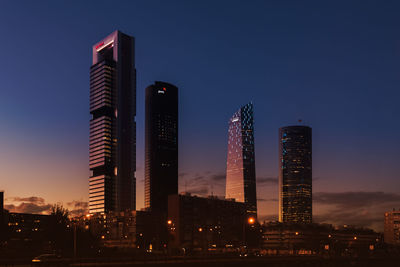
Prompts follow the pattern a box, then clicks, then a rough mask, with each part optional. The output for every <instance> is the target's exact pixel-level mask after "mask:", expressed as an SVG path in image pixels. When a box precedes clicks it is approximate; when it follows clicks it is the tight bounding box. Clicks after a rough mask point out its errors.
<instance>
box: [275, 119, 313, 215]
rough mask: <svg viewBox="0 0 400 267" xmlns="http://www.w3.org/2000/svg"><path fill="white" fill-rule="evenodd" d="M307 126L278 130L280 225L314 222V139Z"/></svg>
mask: <svg viewBox="0 0 400 267" xmlns="http://www.w3.org/2000/svg"><path fill="white" fill-rule="evenodd" d="M311 138H312V137H311V128H310V127H308V126H288V127H282V128H280V129H279V221H280V222H285V223H287V222H290V223H311V222H312V139H311Z"/></svg>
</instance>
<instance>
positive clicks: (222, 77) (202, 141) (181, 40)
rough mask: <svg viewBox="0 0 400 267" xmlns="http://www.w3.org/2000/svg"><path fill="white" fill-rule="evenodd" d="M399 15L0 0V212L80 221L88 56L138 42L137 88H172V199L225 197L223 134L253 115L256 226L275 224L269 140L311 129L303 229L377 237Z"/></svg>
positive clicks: (396, 132) (398, 183)
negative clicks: (100, 46) (365, 230)
mask: <svg viewBox="0 0 400 267" xmlns="http://www.w3.org/2000/svg"><path fill="white" fill-rule="evenodd" d="M399 14H400V2H399V1H330V2H326V1H233V0H229V1H183V0H182V1H162V0H160V1H5V0H3V1H1V2H0V35H1V40H2V42H1V43H0V50H1V53H0V62H1V64H0V81H1V86H0V88H1V96H0V125H1V127H0V129H1V131H0V190H4V191H5V195H6V204H7V206H6V207H7V208H9V209H10V210H14V211H24V212H46V211H47V210H48V209H49V205H50V204H53V203H57V202H62V203H63V204H64V206H67V207H68V208H69V209H71V210H74V209H75V210H77V209H81V208H85V202H86V201H87V200H88V177H89V166H88V165H89V164H88V162H89V155H88V146H89V119H90V114H89V68H90V65H91V56H92V53H91V52H92V50H91V49H92V45H94V44H95V43H97V42H98V41H100V40H101V39H103V38H104V37H105V36H107V35H108V34H110V33H111V32H113V31H114V30H117V29H119V30H121V31H122V32H124V33H126V34H129V35H132V36H134V37H135V39H136V68H137V117H136V121H137V172H136V178H137V209H140V208H143V206H144V196H143V191H144V183H143V181H144V170H143V165H144V89H145V88H146V87H147V86H148V85H150V84H152V83H153V82H154V81H155V80H158V81H165V82H169V83H172V84H175V85H176V86H178V88H179V101H180V103H179V112H180V114H179V115H180V117H179V123H180V129H179V131H180V132H179V134H180V136H179V138H180V140H179V145H180V147H179V149H180V150H179V173H180V177H179V191H180V192H182V191H188V192H192V193H193V194H197V195H203V196H206V195H210V194H211V193H213V194H214V195H220V196H223V195H224V191H225V189H224V186H225V184H224V183H225V169H226V153H227V140H228V136H227V133H228V120H229V118H230V117H231V116H232V114H233V113H234V112H236V111H237V110H238V109H239V108H240V106H242V105H244V104H246V103H248V102H249V101H253V103H254V110H255V115H254V116H255V153H256V173H257V193H258V195H257V197H258V199H259V200H258V205H259V217H260V219H262V220H263V219H267V220H271V219H277V214H278V202H277V198H278V180H277V176H278V129H279V127H282V126H287V125H294V124H297V123H298V120H299V119H301V120H302V124H305V125H309V126H311V127H312V129H313V179H314V182H313V198H314V202H313V205H314V207H313V211H314V220H315V221H317V222H328V223H333V224H355V225H360V226H369V227H373V228H374V229H377V230H382V229H383V213H384V211H386V210H391V209H392V208H394V207H395V208H397V209H398V208H400V194H399V193H400V192H399V191H400V175H399V173H400V155H399V151H400V123H399V117H400V105H399V104H398V102H399V98H400V16H399Z"/></svg>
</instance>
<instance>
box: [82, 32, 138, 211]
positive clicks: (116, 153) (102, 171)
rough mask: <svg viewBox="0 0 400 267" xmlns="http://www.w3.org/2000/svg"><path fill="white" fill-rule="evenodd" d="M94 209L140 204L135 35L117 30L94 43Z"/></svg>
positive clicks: (91, 200) (91, 201)
mask: <svg viewBox="0 0 400 267" xmlns="http://www.w3.org/2000/svg"><path fill="white" fill-rule="evenodd" d="M90 114H91V120H90V145H89V149H90V151H89V152H90V153H89V158H90V162H89V167H90V173H91V174H90V178H89V212H90V213H98V212H99V213H104V212H108V211H122V210H134V209H135V208H136V178H135V171H136V122H135V115H136V69H135V50H134V38H133V37H131V36H128V35H126V34H123V33H121V32H119V31H115V32H113V33H112V34H110V35H109V36H107V37H106V38H104V39H103V40H102V41H100V42H98V43H97V44H95V45H94V46H93V64H92V66H91V68H90Z"/></svg>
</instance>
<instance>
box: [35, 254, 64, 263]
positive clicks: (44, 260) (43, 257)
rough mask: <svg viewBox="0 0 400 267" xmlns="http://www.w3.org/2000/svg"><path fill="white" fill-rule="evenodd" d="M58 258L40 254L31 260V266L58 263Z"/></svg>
mask: <svg viewBox="0 0 400 267" xmlns="http://www.w3.org/2000/svg"><path fill="white" fill-rule="evenodd" d="M59 259H60V257H59V256H57V255H56V254H42V255H39V256H37V257H35V258H33V259H32V264H35V265H48V264H49V263H52V262H57V261H59Z"/></svg>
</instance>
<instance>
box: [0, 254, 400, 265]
mask: <svg viewBox="0 0 400 267" xmlns="http://www.w3.org/2000/svg"><path fill="white" fill-rule="evenodd" d="M399 262H400V256H399V257H386V258H362V259H355V258H334V259H327V258H321V257H314V256H302V257H296V256H273V257H257V258H218V259H211V258H173V259H167V258H165V259H158V260H154V259H147V260H133V259H117V258H116V259H111V258H108V259H101V258H98V259H81V260H79V261H78V260H76V261H73V260H71V259H59V260H56V261H52V262H40V263H39V262H37V263H32V262H28V261H23V260H20V261H13V262H11V261H8V262H7V261H4V260H0V266H15V267H28V266H29V267H32V266H48V267H50V266H54V267H56V266H59V267H67V266H71V267H94V266H103V267H114V266H115V267H118V266H134V267H141V266H146V267H162V266H168V267H169V266H171V267H172V266H178V267H205V266H207V267H208V266H209V267H224V266H227V267H239V266H240V267H247V266H248V267H261V266H268V267H292V266H293V267H294V266H296V267H303V266H304V267H312V266H316V267H336V266H338V267H339V266H340V267H347V266H349V267H370V266H380V267H383V266H397V264H398V263H399Z"/></svg>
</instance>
